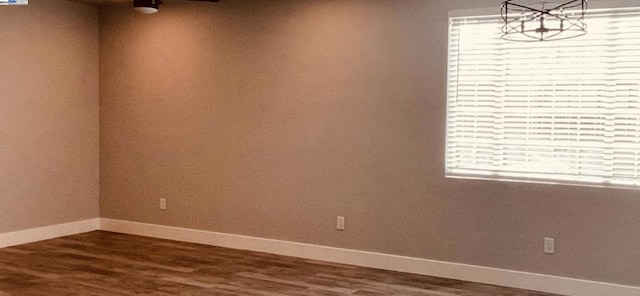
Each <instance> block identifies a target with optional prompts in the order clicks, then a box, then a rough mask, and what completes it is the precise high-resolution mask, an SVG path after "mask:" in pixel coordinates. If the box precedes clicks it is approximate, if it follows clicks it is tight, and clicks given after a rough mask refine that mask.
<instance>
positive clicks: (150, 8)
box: [133, 0, 162, 14]
mask: <svg viewBox="0 0 640 296" xmlns="http://www.w3.org/2000/svg"><path fill="white" fill-rule="evenodd" d="M160 4H162V0H133V10H135V11H137V12H139V13H144V14H152V13H156V12H158V5H160Z"/></svg>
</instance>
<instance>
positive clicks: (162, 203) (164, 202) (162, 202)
mask: <svg viewBox="0 0 640 296" xmlns="http://www.w3.org/2000/svg"><path fill="white" fill-rule="evenodd" d="M160 209H161V210H166V209H167V199H166V198H161V199H160Z"/></svg>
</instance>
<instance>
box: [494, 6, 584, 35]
mask: <svg viewBox="0 0 640 296" xmlns="http://www.w3.org/2000/svg"><path fill="white" fill-rule="evenodd" d="M522 2H523V1H519V0H507V1H504V2H502V8H501V10H502V11H501V15H502V19H503V21H504V25H503V26H502V38H503V39H505V40H511V41H550V40H561V39H568V38H574V37H578V36H582V35H584V34H586V33H587V24H585V22H584V18H585V14H586V13H587V0H571V1H566V2H565V3H562V4H558V3H550V2H548V1H546V0H541V1H540V2H538V3H537V4H523V3H522Z"/></svg>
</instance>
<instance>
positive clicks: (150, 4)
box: [133, 0, 220, 14]
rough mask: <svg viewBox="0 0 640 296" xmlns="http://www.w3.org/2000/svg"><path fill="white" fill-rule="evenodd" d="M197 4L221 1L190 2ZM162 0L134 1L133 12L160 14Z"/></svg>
mask: <svg viewBox="0 0 640 296" xmlns="http://www.w3.org/2000/svg"><path fill="white" fill-rule="evenodd" d="M190 1H196V2H220V0H190ZM160 4H162V0H133V10H135V11H137V12H139V13H143V14H153V13H156V12H158V9H159V7H158V6H159V5H160Z"/></svg>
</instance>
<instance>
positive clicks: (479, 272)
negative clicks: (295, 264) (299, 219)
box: [100, 218, 640, 296]
mask: <svg viewBox="0 0 640 296" xmlns="http://www.w3.org/2000/svg"><path fill="white" fill-rule="evenodd" d="M100 229H101V230H105V231H112V232H119V233H126V234H134V235H141V236H149V237H156V238H163V239H170V240H177V241H185V242H192V243H200V244H206V245H212V246H220V247H227V248H233V249H242V250H251V251H258V252H266V253H272V254H278V255H285V256H293V257H300V258H307V259H315V260H322V261H328V262H335V263H344V264H351V265H357V266H363V267H372V268H379V269H386V270H394V271H400V272H408V273H415V274H422V275H429V276H436V277H443V278H450V279H457V280H464V281H471V282H478V283H485V284H492V285H499V286H505V287H513V288H519V289H527V290H534V291H541V292H547V293H556V294H561V295H567V296H603V295H616V296H638V295H640V287H633V286H624V285H617V284H610V283H604V282H594V281H587V280H580V279H573V278H566V277H558V276H550V275H544V274H536V273H528V272H521V271H514V270H506V269H498V268H490V267H483V266H475V265H467V264H459V263H451V262H443V261H436V260H428V259H421V258H412V257H403V256H396V255H388V254H381V253H373V252H364V251H357V250H349V249H340V248H332V247H324V246H318V245H311V244H302V243H295V242H287V241H280V240H273V239H264V238H257V237H250V236H242V235H234V234H225V233H217V232H210V231H202V230H194V229H187V228H179V227H170V226H162V225H154V224H145V223H138V222H130V221H122V220H112V219H104V218H103V219H100Z"/></svg>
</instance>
